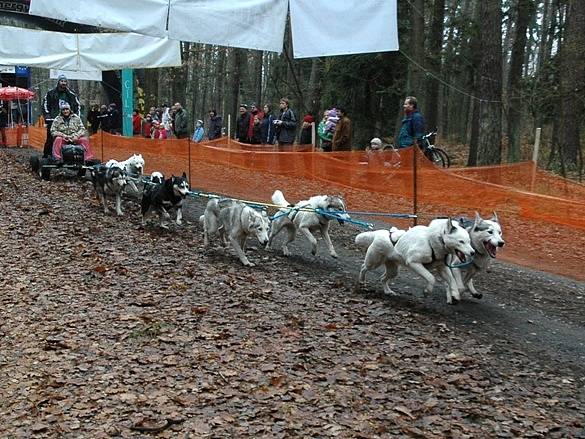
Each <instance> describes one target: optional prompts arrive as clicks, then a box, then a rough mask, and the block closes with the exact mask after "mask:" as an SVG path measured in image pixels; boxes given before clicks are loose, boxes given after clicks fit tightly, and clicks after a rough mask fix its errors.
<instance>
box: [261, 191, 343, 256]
mask: <svg viewBox="0 0 585 439" xmlns="http://www.w3.org/2000/svg"><path fill="white" fill-rule="evenodd" d="M272 202H273V203H274V204H276V205H278V206H281V208H280V209H279V211H278V213H277V214H276V215H275V216H276V218H275V219H274V220H273V221H272V225H271V228H270V239H269V241H268V246H267V248H272V241H273V240H274V238H275V237H276V235H278V234H279V233H280V231H281V230H282V229H286V231H287V233H288V235H287V238H286V242H285V243H284V244H283V245H282V252H283V253H284V255H285V256H288V255H289V254H290V251H289V249H288V244H290V243H291V242H292V241H294V239H295V237H296V235H297V230H298V231H300V232H301V233H302V234H303V235H305V236H306V238H307V239H308V240H309V242H310V243H311V253H312V254H313V255H316V254H317V238H315V236H314V235H313V232H315V231H316V230H320V231H321V236H322V237H323V241H325V244H326V245H327V248H328V250H329V254H330V255H331V256H332V257H334V258H336V257H337V253H336V252H335V248H333V243H332V242H331V237H330V236H329V222H330V219H331V218H330V217H328V216H324V215H321V214H319V213H317V212H316V211H315V209H323V210H330V211H334V212H335V211H337V212H345V210H346V209H345V201H344V200H343V198H342V197H340V196H336V195H316V196H314V197H311V198H309V199H308V200H304V201H300V202H298V203H297V204H295V205H294V206H292V205H291V204H289V202H288V201H286V199H285V198H284V195H283V193H282V192H281V191H279V190H277V191H275V192H274V194H272ZM302 209H307V210H302ZM309 209H311V210H309ZM349 219H350V217H349V215H348V214H347V213H339V222H340V223H343V220H349Z"/></svg>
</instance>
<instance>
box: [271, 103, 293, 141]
mask: <svg viewBox="0 0 585 439" xmlns="http://www.w3.org/2000/svg"><path fill="white" fill-rule="evenodd" d="M274 123H275V125H276V140H277V141H278V144H279V145H292V144H293V143H294V141H295V137H296V132H297V118H296V116H295V113H294V112H293V111H292V110H291V109H290V108H289V106H288V98H281V99H280V116H279V117H278V119H277V120H275V121H274Z"/></svg>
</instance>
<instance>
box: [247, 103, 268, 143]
mask: <svg viewBox="0 0 585 439" xmlns="http://www.w3.org/2000/svg"><path fill="white" fill-rule="evenodd" d="M254 116H258V119H259V120H262V119H263V118H264V113H263V112H262V111H260V110H258V107H256V104H252V105H250V125H249V127H248V137H249V138H250V141H251V139H252V137H254Z"/></svg>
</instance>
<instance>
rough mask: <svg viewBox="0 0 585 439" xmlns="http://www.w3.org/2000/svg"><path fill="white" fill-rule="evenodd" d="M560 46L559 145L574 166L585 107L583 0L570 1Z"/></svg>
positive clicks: (569, 165) (584, 21) (572, 166)
mask: <svg viewBox="0 0 585 439" xmlns="http://www.w3.org/2000/svg"><path fill="white" fill-rule="evenodd" d="M568 8H569V9H568V11H567V16H566V17H567V25H566V30H565V34H564V35H565V39H564V41H563V43H562V46H561V51H560V53H561V70H560V99H559V105H558V108H559V110H560V116H561V118H560V127H559V128H560V129H559V137H560V139H559V146H560V151H561V154H562V156H563V158H564V161H565V163H566V164H567V167H569V168H573V169H574V168H576V165H577V159H578V151H579V149H580V139H579V129H580V125H581V119H582V117H583V113H584V110H585V108H584V107H585V105H584V97H585V93H584V91H585V57H583V53H584V52H585V1H583V0H569V3H568Z"/></svg>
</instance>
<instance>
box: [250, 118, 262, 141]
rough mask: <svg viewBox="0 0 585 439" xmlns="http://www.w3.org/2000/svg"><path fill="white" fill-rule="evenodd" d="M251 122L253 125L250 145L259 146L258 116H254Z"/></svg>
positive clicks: (260, 139)
mask: <svg viewBox="0 0 585 439" xmlns="http://www.w3.org/2000/svg"><path fill="white" fill-rule="evenodd" d="M252 121H253V122H254V125H252V138H251V139H250V143H252V144H253V145H260V144H261V143H262V128H261V125H260V117H259V116H258V114H256V115H254V117H253V118H252Z"/></svg>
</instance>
